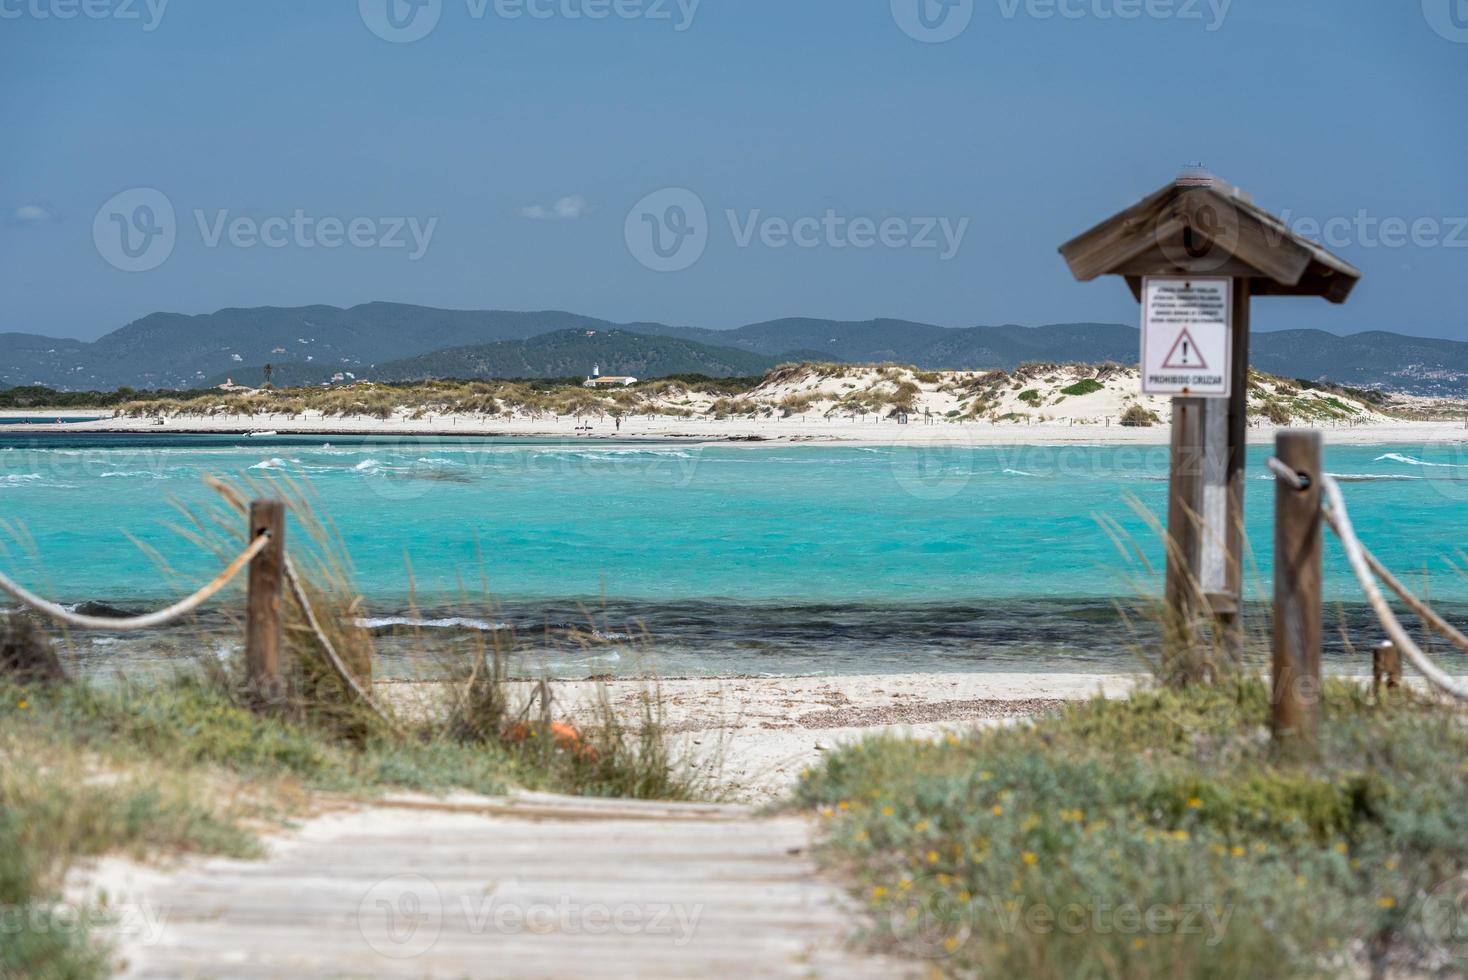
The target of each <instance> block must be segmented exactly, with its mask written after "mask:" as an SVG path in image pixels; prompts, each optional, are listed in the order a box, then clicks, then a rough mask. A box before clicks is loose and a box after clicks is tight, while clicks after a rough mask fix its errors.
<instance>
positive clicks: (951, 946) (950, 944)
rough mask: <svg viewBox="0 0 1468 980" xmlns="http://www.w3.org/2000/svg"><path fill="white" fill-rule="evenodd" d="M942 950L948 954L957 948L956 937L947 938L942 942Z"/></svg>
mask: <svg viewBox="0 0 1468 980" xmlns="http://www.w3.org/2000/svg"><path fill="white" fill-rule="evenodd" d="M943 948H944V949H946V950H948V952H950V953H951V952H953V951H954V950H955V949H957V948H958V937H957V936H949V937H948V938H947V939H945V940H943Z"/></svg>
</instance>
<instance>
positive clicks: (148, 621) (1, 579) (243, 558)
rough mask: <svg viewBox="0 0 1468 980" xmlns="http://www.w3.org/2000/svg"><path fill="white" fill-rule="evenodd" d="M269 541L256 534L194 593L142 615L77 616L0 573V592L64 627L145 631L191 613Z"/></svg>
mask: <svg viewBox="0 0 1468 980" xmlns="http://www.w3.org/2000/svg"><path fill="white" fill-rule="evenodd" d="M269 543H270V534H269V532H265V533H262V534H260V535H259V536H258V537H256V538H255V540H254V541H251V542H250V545H249V547H247V548H246V549H245V550H244V551H242V552H240V555H239V557H238V558H236V559H235V560H234V561H232V562H230V563H229V565H228V566H227V567H226V568H225V569H224V571H222V572H220V573H219V574H218V575H216V576H214V580H213V581H212V582H210V583H209V584H208V585H206V586H204V587H203V588H202V589H200V590H199V591H198V592H195V593H194V594H193V595H191V596H189V597H188V598H187V599H184V600H182V601H181V602H176V603H174V604H173V605H171V606H169V607H168V608H167V609H160V610H158V611H157V612H153V613H148V614H147V615H145V616H134V617H132V618H130V619H112V618H109V617H107V616H82V615H78V614H77V613H74V612H70V611H69V610H67V609H66V608H65V607H63V606H59V605H57V604H56V603H54V602H47V601H46V600H45V599H42V598H41V597H40V596H38V595H36V594H35V593H34V592H30V591H27V590H26V589H24V588H22V587H21V586H20V585H18V584H16V583H15V582H13V581H11V580H10V579H9V578H8V577H6V576H5V575H4V574H3V573H0V591H4V592H8V593H10V595H11V596H13V597H14V598H15V599H16V600H18V601H19V602H21V603H22V604H23V605H27V606H30V607H31V608H32V609H34V610H36V612H39V613H43V614H45V615H47V616H50V617H51V618H52V619H54V620H56V621H57V622H59V623H65V624H66V625H67V626H70V627H72V628H73V629H79V630H104V631H106V632H108V633H134V632H137V631H138V630H147V629H154V628H155V627H158V626H166V625H167V624H169V623H171V622H173V621H174V620H176V619H179V618H180V617H182V616H186V615H187V614H189V613H191V612H193V611H194V610H195V609H197V608H198V607H199V606H201V605H203V604H204V603H205V602H207V601H209V600H210V599H211V598H213V597H214V596H215V595H216V594H217V593H218V592H219V590H220V589H222V588H224V587H225V586H226V585H228V584H229V583H230V580H231V579H233V578H234V577H235V576H236V575H238V574H239V572H240V569H242V568H244V567H245V566H246V565H247V564H249V562H250V559H252V558H254V557H255V556H256V555H258V554H259V553H260V552H261V551H263V550H264V549H265V546H266V545H268V544H269Z"/></svg>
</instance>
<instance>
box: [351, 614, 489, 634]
mask: <svg viewBox="0 0 1468 980" xmlns="http://www.w3.org/2000/svg"><path fill="white" fill-rule="evenodd" d="M357 625H358V626H360V627H362V628H363V629H369V630H374V629H386V628H387V627H389V626H414V627H418V628H421V629H470V630H482V631H484V632H486V633H493V632H495V631H496V630H507V629H509V628H510V626H509V624H508V623H491V622H490V621H489V620H487V619H473V618H472V617H469V616H446V617H444V618H443V619H415V618H414V617H412V616H368V617H364V618H362V619H358V620H357Z"/></svg>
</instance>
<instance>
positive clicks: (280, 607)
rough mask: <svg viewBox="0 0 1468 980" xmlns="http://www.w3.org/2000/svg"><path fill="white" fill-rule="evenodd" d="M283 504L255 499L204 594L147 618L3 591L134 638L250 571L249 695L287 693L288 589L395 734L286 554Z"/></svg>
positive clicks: (15, 586)
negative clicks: (283, 665) (242, 541)
mask: <svg viewBox="0 0 1468 980" xmlns="http://www.w3.org/2000/svg"><path fill="white" fill-rule="evenodd" d="M285 509H286V508H285V505H284V504H283V503H282V502H281V501H278V500H256V501H254V502H252V503H251V504H250V508H249V537H250V543H249V544H248V545H247V546H246V547H245V549H244V550H243V551H241V552H240V553H239V555H237V556H236V557H235V558H234V560H233V561H231V562H230V563H229V564H228V565H227V566H225V568H224V569H223V570H222V571H221V572H220V573H219V574H218V575H216V576H214V578H213V579H212V580H211V581H210V582H209V583H208V584H207V585H205V586H204V587H203V588H201V589H199V590H198V591H196V592H194V593H193V594H192V595H190V596H188V597H187V598H185V599H182V600H180V601H178V602H175V603H174V604H173V605H171V606H168V607H167V608H165V609H160V610H158V611H156V612H151V613H148V614H146V615H143V616H132V617H125V618H113V617H109V616H86V615H82V614H80V613H75V612H72V611H71V610H69V609H67V608H66V607H64V606H62V605H59V604H57V603H54V602H48V601H47V600H45V599H43V598H41V597H40V596H38V595H36V594H35V593H34V592H31V591H30V590H28V589H26V588H24V587H23V586H21V585H20V584H19V583H17V582H15V581H13V580H12V579H11V578H9V577H8V576H6V575H5V574H4V573H0V592H4V593H7V594H9V595H10V596H11V597H12V598H14V599H16V600H17V601H18V602H20V603H21V605H23V606H27V607H29V608H31V609H34V610H35V611H36V612H39V613H41V614H42V615H44V616H47V617H49V618H51V619H53V620H55V621H56V622H58V623H62V624H64V625H66V626H69V627H72V628H74V629H80V630H98V631H102V632H108V633H131V632H137V631H140V630H147V629H156V628H158V627H160V626H167V625H169V624H170V623H174V622H177V621H178V620H180V619H182V618H183V617H184V616H186V615H188V614H189V613H191V612H193V611H194V610H195V609H198V608H199V607H200V606H201V605H203V604H204V603H205V602H207V601H209V600H210V599H211V598H213V597H214V596H216V595H218V594H219V592H220V591H221V590H222V589H223V588H224V587H225V586H227V585H229V583H230V582H232V581H233V580H234V579H235V578H236V577H237V576H238V575H239V574H240V572H241V571H243V570H244V569H245V568H247V567H248V568H249V570H250V572H249V585H248V596H247V609H246V614H245V615H246V621H245V673H246V677H247V681H248V683H249V686H250V688H251V690H253V691H255V692H257V693H259V694H263V695H265V696H266V699H267V700H269V699H272V698H274V697H275V696H276V695H278V693H279V692H280V691H281V690H282V679H281V669H280V652H281V648H282V647H283V641H284V628H285V610H284V602H283V598H284V586H285V585H286V584H289V586H290V590H291V594H292V596H294V598H295V601H296V604H297V605H298V606H299V607H300V610H301V614H302V616H303V617H304V618H305V620H306V626H307V628H308V629H309V630H310V632H311V634H312V637H313V638H314V641H315V643H316V645H317V646H318V647H319V648H320V650H321V653H322V656H323V657H324V658H325V660H326V662H327V664H328V665H329V666H330V668H331V670H332V672H333V673H334V674H335V675H336V677H337V679H338V680H340V681H341V683H342V685H343V686H344V687H345V688H346V689H347V691H348V692H349V693H350V695H351V696H352V697H353V698H355V699H356V700H358V701H360V702H361V703H362V704H363V705H364V706H366V707H367V709H368V710H370V711H371V712H372V713H373V714H374V715H376V716H377V717H378V718H379V719H380V720H381V721H382V722H384V723H385V724H386V725H387V726H388V727H389V728H390V729H392V730H393V731H394V732H396V733H399V734H401V733H402V729H401V728H400V727H399V726H398V725H397V723H395V722H394V721H393V720H392V718H391V717H389V716H388V714H387V712H385V711H384V710H383V709H382V708H381V707H380V706H379V705H378V704H377V702H376V701H375V700H374V699H373V697H372V695H371V694H370V693H369V692H368V690H367V689H366V688H364V687H363V686H362V682H361V681H360V680H358V679H357V677H356V676H355V675H353V673H352V672H351V671H350V670H349V669H348V668H347V665H346V663H345V661H343V660H342V658H341V655H340V654H339V653H338V652H337V649H336V644H334V643H333V642H332V641H331V638H330V637H329V636H328V635H327V634H326V631H325V630H324V629H323V628H322V625H321V620H320V619H319V618H318V617H317V615H316V610H315V608H314V607H313V606H312V603H311V599H310V596H309V595H308V594H307V592H306V588H305V586H304V585H303V584H302V582H301V577H300V575H299V574H297V572H296V566H295V563H294V562H292V561H291V558H290V555H289V554H288V553H287V552H286V550H285Z"/></svg>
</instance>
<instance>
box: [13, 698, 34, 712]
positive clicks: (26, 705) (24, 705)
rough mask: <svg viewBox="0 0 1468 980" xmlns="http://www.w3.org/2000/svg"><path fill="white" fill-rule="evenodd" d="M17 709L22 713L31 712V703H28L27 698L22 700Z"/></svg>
mask: <svg viewBox="0 0 1468 980" xmlns="http://www.w3.org/2000/svg"><path fill="white" fill-rule="evenodd" d="M16 707H17V708H19V709H20V710H21V711H29V710H30V707H31V703H30V702H29V701H27V700H26V699H25V698H21V699H20V703H19V704H17V705H16Z"/></svg>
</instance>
